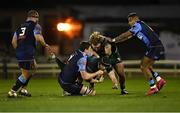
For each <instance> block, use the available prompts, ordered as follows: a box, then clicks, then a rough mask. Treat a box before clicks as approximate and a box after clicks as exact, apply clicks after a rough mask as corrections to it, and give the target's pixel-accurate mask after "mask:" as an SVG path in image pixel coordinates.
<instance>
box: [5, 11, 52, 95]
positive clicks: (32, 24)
mask: <svg viewBox="0 0 180 113" xmlns="http://www.w3.org/2000/svg"><path fill="white" fill-rule="evenodd" d="M38 20H39V14H38V12H37V11H35V10H30V11H29V12H28V14H27V20H26V22H25V23H23V24H21V25H20V26H19V27H18V28H17V30H16V31H15V33H14V36H13V39H12V45H13V47H14V49H15V50H16V58H17V60H18V63H19V67H20V70H21V75H20V76H19V77H18V78H17V80H16V82H15V84H14V85H13V87H12V89H11V90H10V91H9V92H8V97H17V93H16V92H17V91H18V90H19V89H20V88H21V89H20V91H19V94H20V95H23V96H28V97H30V96H31V94H30V93H29V92H28V91H27V89H26V87H27V85H28V82H29V80H30V78H31V75H32V73H31V72H30V70H34V69H35V68H36V61H35V59H34V55H35V50H36V42H40V44H41V45H42V46H43V47H46V48H47V49H48V50H50V48H49V46H48V44H46V42H45V41H44V38H43V36H42V33H41V26H40V25H39V24H38Z"/></svg>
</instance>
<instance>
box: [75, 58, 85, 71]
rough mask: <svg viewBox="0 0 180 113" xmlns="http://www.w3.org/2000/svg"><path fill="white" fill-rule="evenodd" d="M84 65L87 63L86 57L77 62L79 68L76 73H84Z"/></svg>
mask: <svg viewBox="0 0 180 113" xmlns="http://www.w3.org/2000/svg"><path fill="white" fill-rule="evenodd" d="M86 63H87V57H85V56H84V57H82V58H81V59H79V61H78V62H77V65H78V67H79V70H78V71H86Z"/></svg>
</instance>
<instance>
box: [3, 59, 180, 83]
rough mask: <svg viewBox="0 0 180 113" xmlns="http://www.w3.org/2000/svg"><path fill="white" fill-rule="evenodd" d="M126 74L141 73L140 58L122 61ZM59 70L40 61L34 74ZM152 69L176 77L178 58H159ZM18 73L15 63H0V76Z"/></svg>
mask: <svg viewBox="0 0 180 113" xmlns="http://www.w3.org/2000/svg"><path fill="white" fill-rule="evenodd" d="M123 63H124V65H125V72H126V74H127V76H132V74H133V73H141V69H140V60H126V61H123ZM60 71H61V70H60V69H59V68H58V65H57V64H56V63H54V62H53V63H40V64H38V65H37V70H36V72H35V73H36V75H43V76H44V75H47V76H52V77H55V76H57V75H58V74H59V72H60ZM154 71H156V72H159V73H171V74H170V75H172V76H174V77H177V76H178V74H179V73H180V60H160V61H157V62H156V63H155V64H154ZM19 74H20V70H19V68H18V64H17V63H2V62H1V63H0V75H1V77H0V78H5V79H7V78H16V77H17V76H18V75H19ZM39 77H41V76H39Z"/></svg>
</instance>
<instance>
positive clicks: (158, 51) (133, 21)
mask: <svg viewBox="0 0 180 113" xmlns="http://www.w3.org/2000/svg"><path fill="white" fill-rule="evenodd" d="M128 24H129V25H130V26H131V28H130V29H129V30H128V31H126V32H124V33H122V34H120V35H119V36H117V37H115V38H114V39H112V42H115V43H118V42H123V41H126V40H127V39H130V38H132V37H134V36H135V37H137V38H138V39H140V40H141V41H142V42H143V43H144V44H145V45H146V47H147V51H146V52H145V55H144V57H143V59H142V60H141V64H140V68H141V71H142V72H143V73H144V75H145V76H146V77H147V80H148V81H149V86H150V89H149V90H148V91H147V93H146V95H151V94H155V93H157V92H158V91H160V90H161V88H162V87H163V86H164V85H165V84H166V81H165V80H164V79H163V78H162V77H160V75H159V74H158V73H157V72H154V71H153V68H152V67H153V64H154V63H155V61H156V60H159V59H160V58H161V57H162V56H164V53H165V52H164V47H163V44H162V42H161V40H160V39H159V36H158V35H157V34H156V33H155V32H154V30H153V29H152V28H151V27H150V26H148V25H147V24H146V23H145V22H143V21H141V20H140V19H139V16H138V15H137V14H136V13H135V12H132V13H130V14H129V15H128ZM153 78H154V79H156V81H157V84H155V81H154V79H153Z"/></svg>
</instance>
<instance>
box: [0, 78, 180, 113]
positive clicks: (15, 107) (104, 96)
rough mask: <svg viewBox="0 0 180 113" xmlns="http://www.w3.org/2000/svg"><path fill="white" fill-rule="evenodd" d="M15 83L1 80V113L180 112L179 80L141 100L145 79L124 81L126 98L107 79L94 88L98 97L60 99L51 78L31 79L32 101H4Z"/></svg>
mask: <svg viewBox="0 0 180 113" xmlns="http://www.w3.org/2000/svg"><path fill="white" fill-rule="evenodd" d="M14 81H15V80H0V112H5V111H8V112H12V111H16V112H20V111H22V112H35V111H38V112H39V111H43V112H46V111H47V112H48V111H51V112H56V111H64V112H65V111H68V112H81V111H82V112H93V111H96V112H110V111H112V112H121V111H125V112H134V111H136V112H140V111H142V112H154V111H156V112H175V111H180V79H179V78H172V77H171V78H167V84H166V86H165V87H164V88H163V89H162V90H161V91H160V92H159V93H158V94H156V95H152V96H144V93H145V92H146V91H147V89H148V84H147V82H146V81H145V78H143V77H141V78H127V80H126V85H127V89H128V91H129V93H130V94H129V95H125V96H124V95H120V92H119V90H113V89H111V81H110V80H109V79H106V80H105V81H104V82H103V83H100V84H96V90H97V95H96V96H94V97H89V96H82V97H81V96H65V97H63V96H61V95H62V90H61V88H60V87H59V84H58V83H57V80H56V79H55V78H54V79H53V78H50V79H48V78H42V79H37V78H33V79H32V80H31V81H30V83H29V91H30V92H31V94H32V97H18V98H7V92H8V90H9V89H10V88H11V86H12V85H13V83H14Z"/></svg>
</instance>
